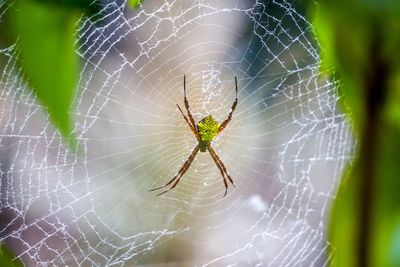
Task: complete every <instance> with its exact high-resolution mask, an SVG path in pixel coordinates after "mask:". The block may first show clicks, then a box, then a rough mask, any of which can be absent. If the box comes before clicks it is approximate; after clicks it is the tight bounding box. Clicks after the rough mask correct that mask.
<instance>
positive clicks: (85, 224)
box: [0, 0, 354, 266]
mask: <svg viewBox="0 0 400 267" xmlns="http://www.w3.org/2000/svg"><path fill="white" fill-rule="evenodd" d="M12 8H13V6H12V4H3V3H2V4H0V19H1V18H2V17H4V16H6V14H7V12H9V10H10V9H12ZM103 12H104V14H105V15H104V17H103V19H102V21H101V23H100V24H97V23H94V22H93V21H92V20H89V19H87V18H86V17H81V18H80V20H79V23H78V24H77V25H78V26H77V33H76V35H77V41H76V44H75V45H76V48H77V55H78V57H79V59H80V66H81V70H80V73H79V80H78V90H77V92H76V95H75V98H74V103H73V107H74V108H73V109H72V111H71V115H72V116H74V118H75V123H74V126H73V127H74V130H75V132H76V134H77V141H78V144H79V146H80V148H81V150H80V152H78V153H74V152H71V151H70V150H68V149H67V147H66V145H65V143H63V141H62V138H61V136H60V134H59V133H58V132H57V131H56V130H55V128H54V126H52V123H51V122H50V121H49V117H48V115H46V113H45V112H44V111H43V109H42V106H41V105H40V104H38V102H37V100H36V99H35V96H34V95H33V93H32V92H31V91H30V90H28V89H27V86H26V84H25V82H24V81H23V80H22V79H21V78H20V77H19V74H20V68H19V67H18V65H17V64H15V60H14V58H13V56H14V55H15V46H4V45H3V46H2V47H0V62H1V80H0V95H1V97H0V126H1V127H0V129H1V130H0V147H1V148H0V149H1V150H0V160H1V172H0V174H1V199H0V201H1V202H0V205H1V208H0V241H1V242H3V243H4V244H5V245H6V246H7V247H9V248H10V249H11V250H12V251H13V252H14V254H15V256H16V257H18V258H20V259H21V260H22V261H23V263H24V264H25V265H26V266H53V265H54V266H63V265H69V266H93V265H96V266H140V265H146V266H228V265H232V266H327V265H328V262H329V258H330V256H331V255H330V252H329V250H328V249H329V242H328V241H327V240H326V228H327V221H326V218H327V213H328V211H329V207H330V203H331V200H332V199H333V195H334V194H335V190H336V188H337V185H338V181H339V178H340V176H341V173H342V170H343V169H344V167H345V166H346V164H347V163H348V162H349V160H350V159H351V158H352V157H353V154H354V141H353V137H352V134H351V132H350V129H349V127H348V125H347V123H346V121H345V115H344V114H342V113H341V111H340V109H339V106H338V101H339V96H338V94H337V91H336V90H335V87H336V84H335V83H334V82H332V81H331V80H330V79H328V78H327V77H325V76H324V75H322V74H320V72H319V65H320V58H319V54H318V53H319V52H318V42H317V41H316V37H315V35H314V32H313V29H312V27H311V25H310V23H309V22H308V21H307V19H306V17H305V14H304V10H303V9H302V7H301V6H297V4H296V2H295V3H291V2H286V1H278V2H275V1H246V0H235V1H231V0H229V1H228V0H227V1H211V0H202V1H154V0H146V1H144V2H143V4H142V6H141V7H140V8H138V9H129V8H127V7H126V3H125V2H123V1H110V2H108V3H107V4H106V5H105V8H104V10H103ZM1 22H2V21H1V20H0V23H1ZM0 26H1V24H0ZM43 42H46V40H43ZM183 75H186V87H187V96H188V100H189V103H190V107H191V111H192V113H193V115H194V118H195V120H196V121H199V120H201V119H202V118H203V117H205V116H207V115H209V114H211V115H212V116H213V117H214V118H215V119H216V120H217V121H219V122H222V121H223V120H224V119H225V118H226V116H227V115H228V113H229V110H230V108H231V105H232V103H233V101H234V97H235V91H234V89H235V84H234V77H235V76H237V78H238V88H239V92H238V99H239V104H238V106H237V109H236V111H235V113H234V114H233V119H232V121H231V122H230V124H229V125H228V127H227V128H226V130H225V131H224V132H223V133H222V134H221V135H220V136H218V137H217V138H216V139H215V141H213V146H214V148H215V150H216V151H217V153H218V154H219V156H220V158H221V159H222V161H223V162H224V164H225V166H226V168H227V170H228V173H229V174H230V175H231V177H232V178H233V180H234V181H235V184H236V185H237V188H236V189H235V188H233V187H230V188H229V192H228V195H227V196H226V197H225V198H223V197H222V196H223V193H224V186H223V180H222V176H221V174H220V172H219V170H218V168H217V167H216V166H215V164H214V162H213V161H212V158H211V156H210V155H209V154H208V153H199V154H198V155H197V157H196V159H195V160H194V162H193V163H192V165H191V166H190V168H189V170H188V171H187V172H186V174H185V175H184V176H183V178H182V180H181V182H180V183H179V184H178V186H177V187H176V188H175V189H174V190H172V191H170V192H168V193H167V194H165V195H163V196H160V197H156V196H155V194H154V192H149V191H148V190H149V189H151V188H154V187H156V186H160V185H163V184H164V183H166V182H167V181H169V180H170V179H171V178H172V177H173V176H174V175H175V174H177V172H178V170H179V168H180V167H181V166H182V164H183V162H184V161H185V160H186V159H187V157H188V156H189V154H190V152H191V151H192V150H193V148H194V146H195V145H196V140H195V138H194V137H193V134H192V133H191V131H190V129H189V127H188V126H187V125H186V123H185V121H184V120H183V118H182V116H181V114H180V113H179V111H178V109H177V107H176V104H177V103H178V104H179V105H180V106H181V107H183ZM167 264H169V265H167Z"/></svg>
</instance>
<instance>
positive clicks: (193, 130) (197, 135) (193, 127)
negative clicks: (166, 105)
mask: <svg viewBox="0 0 400 267" xmlns="http://www.w3.org/2000/svg"><path fill="white" fill-rule="evenodd" d="M176 105H177V106H178V109H179V111H180V112H181V114H182V116H183V118H184V119H185V121H186V123H187V124H188V125H189V127H190V129H191V130H192V132H193V134H194V136H195V137H196V139H197V140H199V134H198V133H197V131H196V128H195V126H194V125H192V124H191V123H190V122H189V120H188V118H187V117H186V116H185V114H183V111H182V109H181V107H180V106H179V105H178V104H176Z"/></svg>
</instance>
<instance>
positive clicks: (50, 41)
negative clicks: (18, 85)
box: [1, 0, 141, 148]
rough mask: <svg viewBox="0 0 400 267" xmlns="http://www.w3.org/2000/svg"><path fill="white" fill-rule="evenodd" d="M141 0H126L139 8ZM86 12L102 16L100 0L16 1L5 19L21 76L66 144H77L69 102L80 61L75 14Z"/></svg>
mask: <svg viewBox="0 0 400 267" xmlns="http://www.w3.org/2000/svg"><path fill="white" fill-rule="evenodd" d="M140 2H141V1H132V0H130V1H129V5H130V6H131V7H138V6H139V5H140ZM83 13H85V14H86V15H88V16H89V17H91V18H95V19H96V17H97V16H99V15H101V5H100V1H99V0H16V1H15V2H14V6H13V8H12V11H11V12H9V14H8V16H9V22H8V23H2V26H3V27H4V26H5V27H7V28H9V29H8V31H7V30H4V29H2V30H1V32H11V33H12V34H11V36H8V39H10V40H9V42H10V43H15V42H17V43H18V56H17V58H16V60H17V62H18V64H19V66H20V67H21V69H22V73H23V77H24V79H25V80H26V82H27V83H28V85H29V88H30V89H32V90H33V92H34V93H35V95H36V97H37V99H38V100H39V101H40V102H41V104H42V105H43V106H44V107H45V108H46V109H47V112H48V114H49V117H50V119H51V121H52V122H53V124H54V125H55V126H56V128H58V130H59V131H60V133H61V135H62V136H63V138H64V140H66V142H67V143H68V145H69V147H70V148H76V147H75V144H76V141H75V136H74V133H73V129H72V125H73V123H72V120H73V118H72V116H71V115H70V114H71V108H72V107H71V105H72V102H73V99H74V95H75V90H76V85H77V80H78V75H79V61H78V58H77V55H76V54H75V46H74V44H75V41H76V40H75V32H76V26H77V23H78V19H79V18H80V17H81V16H82V14H83Z"/></svg>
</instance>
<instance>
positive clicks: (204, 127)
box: [149, 75, 238, 197]
mask: <svg viewBox="0 0 400 267" xmlns="http://www.w3.org/2000/svg"><path fill="white" fill-rule="evenodd" d="M235 87H236V91H235V92H236V93H235V101H234V102H233V104H232V108H231V110H230V112H229V114H228V117H227V118H226V119H225V120H224V121H223V122H222V123H221V124H218V122H216V121H215V120H214V118H213V117H212V116H211V115H208V116H206V117H204V118H203V119H202V120H200V121H199V122H198V123H197V124H196V123H195V122H194V119H193V116H192V114H191V113H190V109H189V102H188V100H187V98H186V78H185V75H184V76H183V94H184V98H183V100H184V103H185V107H186V110H187V113H188V117H189V119H188V118H187V117H186V116H185V114H184V113H183V111H182V109H181V108H180V106H179V105H178V104H176V106H177V107H178V109H179V111H180V112H181V114H182V116H183V118H184V119H185V121H186V123H187V125H188V126H189V127H190V129H191V130H192V133H193V134H194V136H195V138H196V139H197V141H198V143H197V145H196V147H195V148H194V149H193V151H192V153H191V154H190V156H189V157H188V158H187V160H186V161H185V162H184V163H183V165H182V167H181V168H180V169H179V171H178V174H177V175H175V176H174V177H173V178H172V179H171V180H170V181H169V182H168V183H166V184H165V185H163V186H160V187H156V188H153V189H151V190H149V191H155V190H159V189H162V188H165V187H168V186H169V185H171V186H170V188H168V189H167V190H165V191H163V192H161V193H159V194H158V195H157V196H160V195H162V194H165V193H167V192H168V191H170V190H171V189H173V188H174V187H175V186H176V185H177V184H178V183H179V181H180V180H181V178H182V176H183V175H184V174H185V172H186V171H187V170H188V169H189V167H190V164H192V162H193V160H194V158H195V157H196V155H197V153H198V152H199V151H200V152H206V151H208V152H209V153H210V155H211V157H212V158H213V160H214V162H215V164H216V165H217V167H218V169H219V170H220V172H221V175H222V178H223V181H224V185H225V193H224V196H223V197H225V196H226V193H227V192H228V182H227V180H229V182H230V183H231V184H232V185H233V186H234V187H235V188H236V185H235V184H234V182H233V180H232V178H231V177H230V176H229V174H228V172H227V170H226V168H225V165H224V164H223V163H222V161H221V159H220V158H219V157H218V155H217V153H216V152H215V150H214V149H213V148H212V146H211V141H212V140H213V139H214V137H215V136H217V135H218V134H219V133H221V132H222V131H223V130H224V129H225V128H226V126H227V125H228V123H229V122H230V121H231V119H232V114H233V112H234V111H235V108H236V106H237V103H238V99H237V91H238V88H237V79H236V77H235Z"/></svg>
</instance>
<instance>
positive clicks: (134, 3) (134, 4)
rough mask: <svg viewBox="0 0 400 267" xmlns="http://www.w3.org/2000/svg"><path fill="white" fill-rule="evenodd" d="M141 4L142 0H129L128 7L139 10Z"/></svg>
mask: <svg viewBox="0 0 400 267" xmlns="http://www.w3.org/2000/svg"><path fill="white" fill-rule="evenodd" d="M141 3H142V1H141V0H128V5H129V7H130V8H138V7H139V6H140V4H141Z"/></svg>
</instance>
